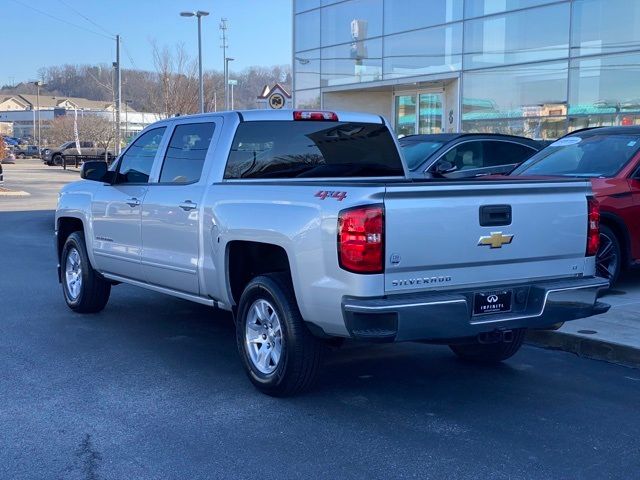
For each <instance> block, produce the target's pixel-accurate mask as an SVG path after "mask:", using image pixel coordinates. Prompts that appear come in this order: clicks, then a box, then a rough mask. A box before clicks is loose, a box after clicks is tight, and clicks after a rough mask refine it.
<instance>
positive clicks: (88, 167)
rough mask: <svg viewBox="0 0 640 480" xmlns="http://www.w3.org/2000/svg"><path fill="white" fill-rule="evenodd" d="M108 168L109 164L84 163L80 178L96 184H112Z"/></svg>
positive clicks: (98, 162) (99, 162)
mask: <svg viewBox="0 0 640 480" xmlns="http://www.w3.org/2000/svg"><path fill="white" fill-rule="evenodd" d="M110 173H111V172H109V170H108V168H107V162H101V161H97V162H84V163H83V164H82V167H80V178H83V179H84V180H92V181H94V182H107V183H111V181H110V178H109V177H111V175H109V174H110Z"/></svg>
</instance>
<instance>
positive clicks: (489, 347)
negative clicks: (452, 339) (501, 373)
mask: <svg viewBox="0 0 640 480" xmlns="http://www.w3.org/2000/svg"><path fill="white" fill-rule="evenodd" d="M526 332H527V329H526V328H517V329H515V330H513V337H512V338H510V340H511V341H509V342H507V341H504V340H502V341H500V342H496V343H480V342H478V341H475V342H472V343H465V344H460V345H457V344H456V345H449V348H450V349H451V350H453V353H455V354H456V355H457V356H458V357H460V358H462V359H463V360H467V361H470V362H477V363H499V362H502V361H503V360H506V359H508V358H511V357H513V356H514V355H515V354H516V353H517V352H518V350H520V347H521V346H522V343H523V342H524V337H525V334H526Z"/></svg>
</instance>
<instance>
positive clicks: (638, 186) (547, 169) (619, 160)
mask: <svg viewBox="0 0 640 480" xmlns="http://www.w3.org/2000/svg"><path fill="white" fill-rule="evenodd" d="M511 175H526V176H566V177H582V178H590V179H591V184H592V186H593V191H594V193H595V196H596V198H597V200H598V202H599V203H600V250H599V251H598V255H597V257H596V261H597V273H598V275H600V276H601V277H605V278H608V279H609V280H610V281H611V284H612V285H613V284H614V283H615V282H616V280H617V279H618V276H619V275H620V272H621V271H622V270H623V269H626V268H629V267H634V266H640V126H638V127H596V128H589V129H585V130H580V131H576V132H574V133H571V134H569V135H567V136H565V137H562V138H561V139H559V140H557V141H556V142H554V143H552V144H551V145H549V146H548V147H546V148H545V149H543V150H541V151H540V152H538V153H536V154H535V155H534V156H532V157H531V158H530V159H528V160H527V161H525V162H524V163H523V164H522V165H520V166H519V167H518V168H516V169H515V170H514V171H513V172H512V173H511Z"/></svg>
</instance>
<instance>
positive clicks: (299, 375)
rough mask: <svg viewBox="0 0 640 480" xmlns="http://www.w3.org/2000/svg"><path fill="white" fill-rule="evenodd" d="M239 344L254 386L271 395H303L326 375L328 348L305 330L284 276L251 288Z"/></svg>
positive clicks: (242, 308)
mask: <svg viewBox="0 0 640 480" xmlns="http://www.w3.org/2000/svg"><path fill="white" fill-rule="evenodd" d="M236 341H237V345H238V352H239V354H240V358H241V360H242V365H243V367H244V369H245V371H246V373H247V375H248V376H249V379H250V380H251V383H253V385H254V386H255V387H256V388H257V389H258V390H260V391H261V392H263V393H266V394H267V395H271V396H276V397H284V396H290V395H295V394H297V393H301V392H303V391H305V390H307V389H309V388H310V387H311V385H312V384H313V381H314V380H315V378H316V376H317V373H318V371H319V369H320V365H321V362H322V351H323V345H322V343H321V342H320V340H318V339H317V338H316V337H314V336H313V335H312V334H311V332H310V331H309V329H308V328H307V326H306V325H305V324H304V321H303V319H302V316H301V315H300V311H299V310H298V305H297V302H296V299H295V294H294V292H293V287H292V285H291V281H290V280H289V279H288V277H287V276H286V275H284V274H268V275H262V276H259V277H256V278H254V279H253V280H251V282H249V284H248V285H247V287H246V288H245V289H244V292H243V293H242V297H241V298H240V304H239V307H238V314H237V318H236Z"/></svg>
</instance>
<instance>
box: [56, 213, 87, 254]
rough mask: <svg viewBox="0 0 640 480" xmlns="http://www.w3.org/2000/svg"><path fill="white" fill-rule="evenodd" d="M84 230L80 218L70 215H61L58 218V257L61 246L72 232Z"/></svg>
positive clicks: (60, 252)
mask: <svg viewBox="0 0 640 480" xmlns="http://www.w3.org/2000/svg"><path fill="white" fill-rule="evenodd" d="M82 231H84V225H83V224H82V220H80V219H78V218H72V217H62V218H60V219H59V220H58V258H60V255H62V247H64V243H65V242H66V241H67V238H69V235H71V234H72V233H73V232H82Z"/></svg>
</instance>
